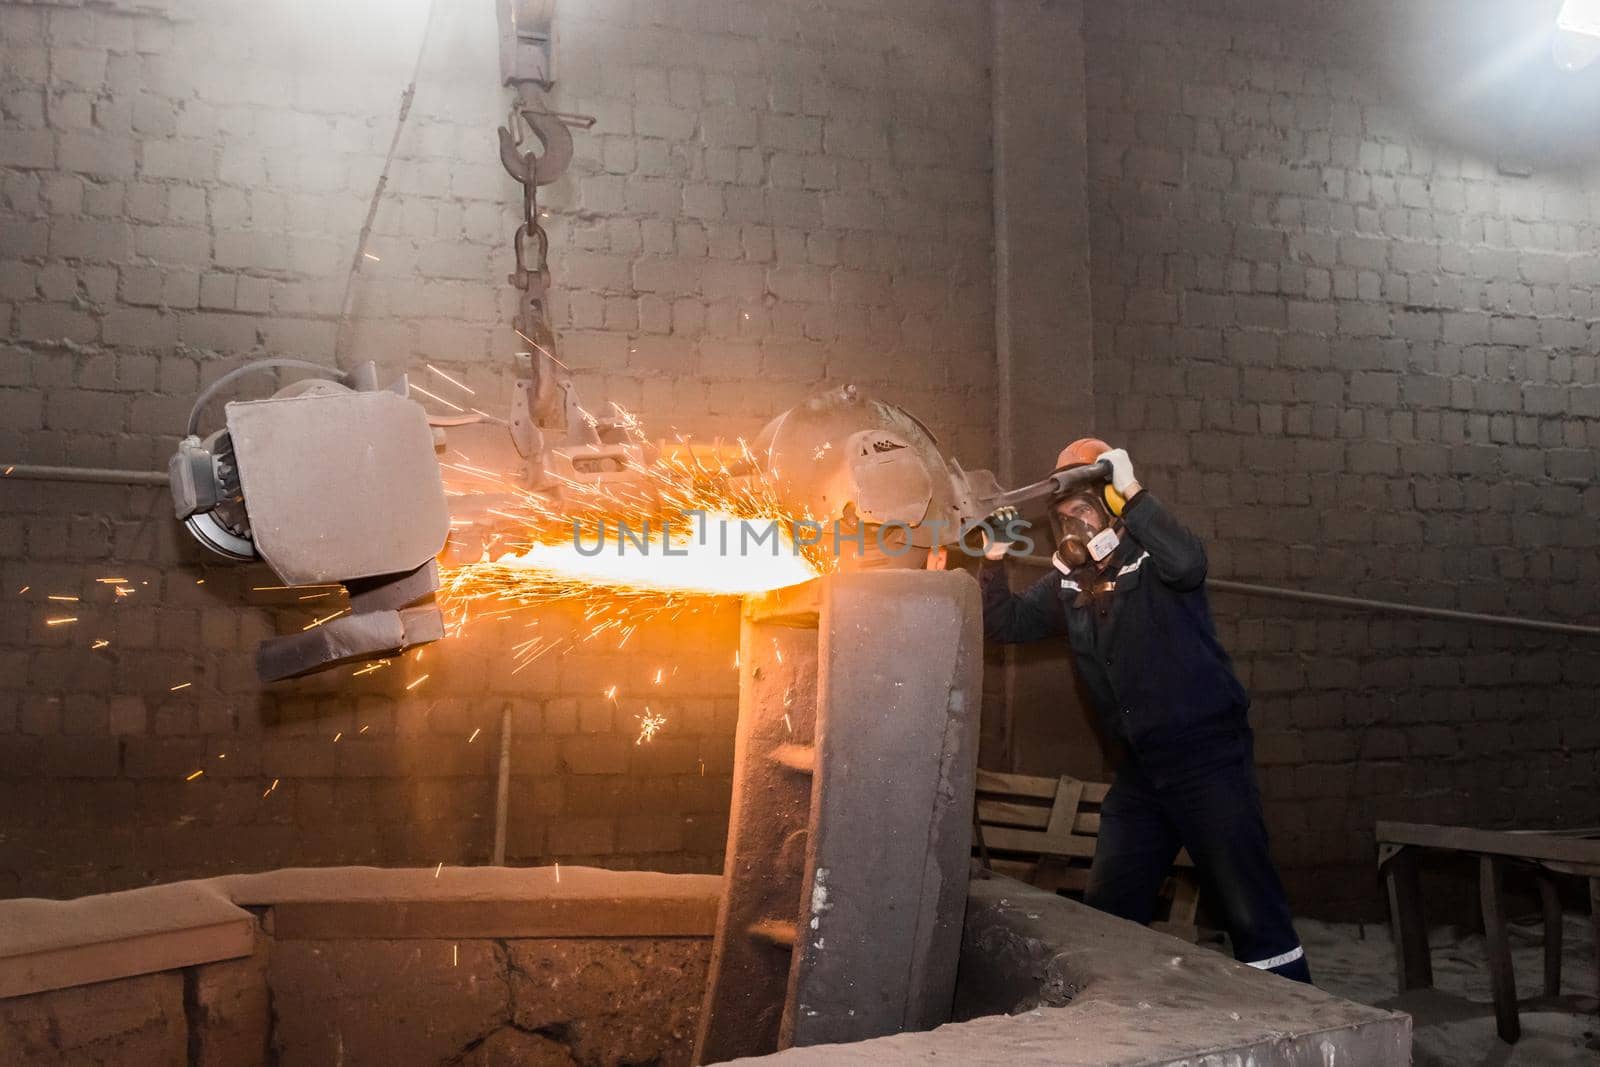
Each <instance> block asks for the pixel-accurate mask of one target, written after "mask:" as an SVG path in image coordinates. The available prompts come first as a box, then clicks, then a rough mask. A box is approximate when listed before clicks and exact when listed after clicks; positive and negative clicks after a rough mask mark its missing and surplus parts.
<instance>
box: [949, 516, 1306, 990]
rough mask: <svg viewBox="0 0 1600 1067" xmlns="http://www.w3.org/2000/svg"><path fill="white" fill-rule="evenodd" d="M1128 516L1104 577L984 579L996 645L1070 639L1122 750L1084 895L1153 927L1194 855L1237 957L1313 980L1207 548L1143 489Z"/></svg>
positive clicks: (988, 628) (988, 626)
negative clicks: (1218, 614)
mask: <svg viewBox="0 0 1600 1067" xmlns="http://www.w3.org/2000/svg"><path fill="white" fill-rule="evenodd" d="M1122 518H1123V523H1124V525H1125V530H1124V536H1123V539H1122V544H1121V545H1119V546H1118V548H1117V550H1116V552H1115V553H1113V555H1112V557H1111V559H1110V561H1109V562H1108V564H1107V566H1106V567H1105V568H1104V569H1103V570H1102V571H1101V572H1100V573H1098V574H1095V573H1094V572H1093V571H1092V570H1080V571H1076V572H1071V573H1069V574H1062V573H1059V572H1058V571H1051V572H1050V573H1049V574H1046V575H1045V576H1044V577H1043V578H1041V579H1039V581H1037V582H1035V583H1034V584H1033V585H1032V586H1031V587H1029V588H1028V589H1027V590H1026V591H1025V592H1022V593H1012V592H1011V589H1010V586H1009V585H1008V584H1007V583H1006V577H1005V569H1004V567H1003V566H996V565H994V564H987V563H986V564H985V565H984V566H983V568H982V569H981V570H980V572H979V577H980V581H981V583H982V586H983V624H984V632H985V634H986V635H987V636H988V637H989V639H990V640H992V641H1002V642H1006V643H1019V642H1024V641H1037V640H1040V639H1042V638H1046V637H1053V636H1059V635H1061V634H1066V636H1067V638H1068V640H1069V641H1070V643H1071V645H1072V651H1073V657H1074V659H1075V661H1076V663H1077V667H1078V671H1079V673H1080V674H1081V675H1082V677H1083V680H1084V683H1085V685H1086V686H1087V688H1088V690H1089V693H1090V695H1091V697H1092V698H1093V701H1094V705H1095V710H1096V711H1097V712H1098V713H1099V715H1100V718H1101V721H1102V723H1103V724H1104V726H1105V730H1106V734H1107V736H1109V737H1111V738H1113V739H1115V740H1116V741H1118V742H1120V743H1121V745H1122V746H1124V747H1125V748H1126V750H1127V758H1126V759H1125V760H1124V761H1123V763H1122V765H1121V766H1120V767H1118V768H1117V774H1116V780H1115V782H1114V783H1113V784H1112V786H1111V791H1110V793H1109V794H1107V796H1106V800H1105V803H1104V805H1103V806H1102V807H1101V813H1100V837H1099V841H1098V843H1097V844H1096V846H1095V853H1094V864H1093V866H1092V867H1091V868H1090V870H1089V885H1088V888H1087V890H1086V891H1085V894H1084V900H1085V902H1086V903H1088V904H1089V905H1091V906H1092V907H1095V908H1098V909H1099V910H1101V911H1106V912H1110V913H1111V914H1113V915H1119V916H1121V917H1123V918H1125V919H1132V920H1133V921H1135V922H1138V923H1149V922H1150V920H1151V918H1152V916H1153V914H1154V911H1155V905H1156V898H1157V895H1158V894H1159V892H1160V889H1161V883H1162V881H1163V879H1165V878H1166V876H1167V873H1168V872H1169V871H1170V870H1171V868H1172V862H1173V860H1174V859H1175V858H1176V857H1177V854H1178V849H1179V848H1180V847H1181V848H1186V849H1188V850H1189V855H1190V857H1191V858H1192V859H1193V860H1194V863H1195V869H1196V871H1197V872H1198V874H1199V876H1200V882H1201V887H1202V889H1203V890H1204V891H1205V893H1206V900H1207V903H1208V905H1209V906H1210V907H1212V908H1214V909H1215V910H1216V911H1217V912H1218V913H1219V917H1220V918H1221V920H1222V922H1223V924H1224V925H1225V926H1226V927H1227V930H1228V936H1229V937H1230V938H1231V939H1232V941H1233V951H1234V955H1235V957H1236V958H1238V959H1239V960H1241V961H1242V962H1245V963H1248V964H1250V965H1251V966H1252V967H1257V968H1261V969H1263V970H1270V971H1272V972H1274V973H1276V974H1280V975H1282V976H1284V977H1285V978H1293V979H1296V980H1297V981H1302V982H1309V981H1311V971H1310V969H1309V967H1308V966H1307V965H1306V960H1305V952H1304V950H1303V949H1302V948H1301V947H1300V938H1299V937H1298V936H1297V935H1296V934H1295V932H1294V924H1293V921H1292V917H1291V915H1290V912H1289V901H1288V898H1287V897H1286V896H1285V894H1284V891H1283V882H1282V880H1281V879H1280V878H1279V877H1278V871H1277V869H1276V868H1275V867H1274V866H1273V865H1272V858H1271V855H1270V854H1269V851H1268V846H1267V827H1266V821H1265V819H1264V818H1263V816H1262V811H1261V791H1260V788H1259V787H1258V786H1257V784H1256V774H1255V764H1254V757H1253V737H1252V734H1251V732H1250V723H1249V719H1248V718H1247V712H1248V709H1249V706H1250V698H1249V696H1248V695H1247V694H1246V693H1245V691H1244V687H1243V686H1241V685H1240V684H1239V680H1238V678H1237V677H1235V676H1234V673H1233V664H1232V662H1231V661H1230V660H1229V659H1228V654H1227V652H1226V651H1224V650H1223V648H1222V645H1221V643H1220V642H1219V641H1218V640H1217V631H1216V626H1215V625H1214V624H1213V623H1212V620H1211V607H1210V604H1209V603H1208V601H1207V600H1206V592H1205V577H1206V554H1205V546H1204V545H1202V544H1201V542H1200V539H1199V538H1197V537H1195V535H1194V534H1192V533H1190V532H1189V531H1188V530H1187V529H1185V528H1184V527H1183V526H1182V525H1181V524H1180V523H1179V522H1178V521H1177V520H1176V519H1175V518H1173V517H1172V515H1171V513H1170V512H1168V511H1167V510H1166V508H1164V507H1163V506H1162V505H1161V502H1160V501H1158V500H1156V499H1154V498H1153V497H1152V496H1151V495H1150V493H1149V492H1141V493H1139V494H1138V495H1137V496H1135V497H1134V498H1133V499H1132V500H1131V501H1129V502H1128V505H1127V508H1126V509H1125V511H1124V512H1123V516H1122ZM1091 582H1092V583H1093V584H1094V585H1095V586H1096V588H1095V589H1093V590H1085V589H1084V588H1082V585H1083V584H1084V583H1091ZM1086 594H1088V595H1086Z"/></svg>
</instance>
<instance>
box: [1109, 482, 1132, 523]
mask: <svg viewBox="0 0 1600 1067" xmlns="http://www.w3.org/2000/svg"><path fill="white" fill-rule="evenodd" d="M1105 498H1106V507H1108V508H1110V509H1111V514H1113V515H1115V516H1116V517H1117V518H1119V519H1120V518H1121V517H1122V509H1123V508H1125V507H1127V505H1128V502H1127V501H1126V500H1124V499H1122V494H1121V493H1119V492H1117V491H1116V490H1115V489H1113V488H1112V487H1111V483H1110V482H1107V483H1106V488H1105Z"/></svg>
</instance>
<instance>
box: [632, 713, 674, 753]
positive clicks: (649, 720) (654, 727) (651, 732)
mask: <svg viewBox="0 0 1600 1067" xmlns="http://www.w3.org/2000/svg"><path fill="white" fill-rule="evenodd" d="M665 725H667V717H666V716H665V715H656V714H654V713H653V712H651V710H650V708H649V706H648V705H647V706H646V707H645V709H644V715H643V716H641V717H640V718H639V736H638V738H637V739H636V740H635V741H634V742H633V743H634V744H636V745H642V744H644V743H645V742H646V741H653V740H655V736H656V734H657V733H659V732H660V731H661V728H662V727H663V726H665Z"/></svg>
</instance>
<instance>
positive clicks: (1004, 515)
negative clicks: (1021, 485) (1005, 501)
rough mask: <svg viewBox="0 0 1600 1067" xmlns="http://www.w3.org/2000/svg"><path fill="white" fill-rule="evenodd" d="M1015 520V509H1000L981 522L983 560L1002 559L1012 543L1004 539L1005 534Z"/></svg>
mask: <svg viewBox="0 0 1600 1067" xmlns="http://www.w3.org/2000/svg"><path fill="white" fill-rule="evenodd" d="M1016 520H1017V509H1016V508H1000V509H998V510H997V511H995V513H994V514H993V515H990V516H989V517H988V518H987V519H985V520H984V521H983V558H984V559H1004V558H1005V555H1006V553H1008V552H1010V551H1011V546H1012V544H1013V543H1014V542H1012V541H1009V540H1007V539H1006V532H1007V531H1008V530H1009V529H1010V528H1011V524H1012V523H1013V522H1015V521H1016Z"/></svg>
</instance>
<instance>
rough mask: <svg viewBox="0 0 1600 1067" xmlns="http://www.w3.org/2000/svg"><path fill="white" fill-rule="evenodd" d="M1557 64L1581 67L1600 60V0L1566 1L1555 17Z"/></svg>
mask: <svg viewBox="0 0 1600 1067" xmlns="http://www.w3.org/2000/svg"><path fill="white" fill-rule="evenodd" d="M1554 50H1555V58H1556V66H1558V67H1560V68H1561V69H1562V70H1580V69H1582V68H1583V67H1587V66H1588V65H1589V64H1590V63H1593V62H1594V61H1595V60H1596V59H1600V0H1566V3H1564V4H1562V5H1561V14H1559V15H1557V16H1556V37H1555V45H1554Z"/></svg>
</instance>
